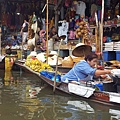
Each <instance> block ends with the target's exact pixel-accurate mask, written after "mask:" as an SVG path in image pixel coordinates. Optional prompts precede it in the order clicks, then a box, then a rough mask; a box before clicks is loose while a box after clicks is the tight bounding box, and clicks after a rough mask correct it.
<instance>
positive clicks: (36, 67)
mask: <svg viewBox="0 0 120 120" xmlns="http://www.w3.org/2000/svg"><path fill="white" fill-rule="evenodd" d="M25 65H26V66H28V67H30V68H31V69H32V70H33V71H35V72H41V71H43V70H46V71H53V68H52V67H50V65H49V64H47V63H43V62H41V61H39V60H38V59H37V58H34V59H31V58H29V57H28V58H27V59H26V62H25Z"/></svg>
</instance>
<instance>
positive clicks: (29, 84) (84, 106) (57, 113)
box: [0, 70, 120, 120]
mask: <svg viewBox="0 0 120 120" xmlns="http://www.w3.org/2000/svg"><path fill="white" fill-rule="evenodd" d="M56 93H57V94H55V95H54V94H53V92H52V89H51V88H50V87H48V86H47V85H45V84H43V83H42V82H41V80H40V79H39V78H38V77H37V76H35V75H31V74H27V73H22V72H15V71H14V72H4V71H2V70H0V120H29V119H30V120H120V110H119V109H117V108H114V107H112V108H111V107H109V106H104V105H100V104H97V103H93V102H89V101H83V100H80V98H76V97H73V96H67V95H65V94H64V95H63V94H61V93H58V92H56Z"/></svg>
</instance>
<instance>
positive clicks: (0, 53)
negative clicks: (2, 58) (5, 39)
mask: <svg viewBox="0 0 120 120" xmlns="http://www.w3.org/2000/svg"><path fill="white" fill-rule="evenodd" d="M1 42H2V41H1V33H0V55H2V52H1V51H2V49H1Z"/></svg>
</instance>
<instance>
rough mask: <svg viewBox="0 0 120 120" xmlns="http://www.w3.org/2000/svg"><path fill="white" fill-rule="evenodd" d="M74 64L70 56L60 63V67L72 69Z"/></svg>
mask: <svg viewBox="0 0 120 120" xmlns="http://www.w3.org/2000/svg"><path fill="white" fill-rule="evenodd" d="M73 65H74V62H73V59H72V57H71V56H68V57H65V58H64V60H63V61H62V66H63V67H71V68H72V67H73Z"/></svg>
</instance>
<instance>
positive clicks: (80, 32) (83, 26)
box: [76, 20, 89, 40]
mask: <svg viewBox="0 0 120 120" xmlns="http://www.w3.org/2000/svg"><path fill="white" fill-rule="evenodd" d="M88 33H89V30H88V23H87V22H86V21H83V20H82V21H81V22H79V23H78V28H77V29H76V38H83V39H86V40H88Z"/></svg>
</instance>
